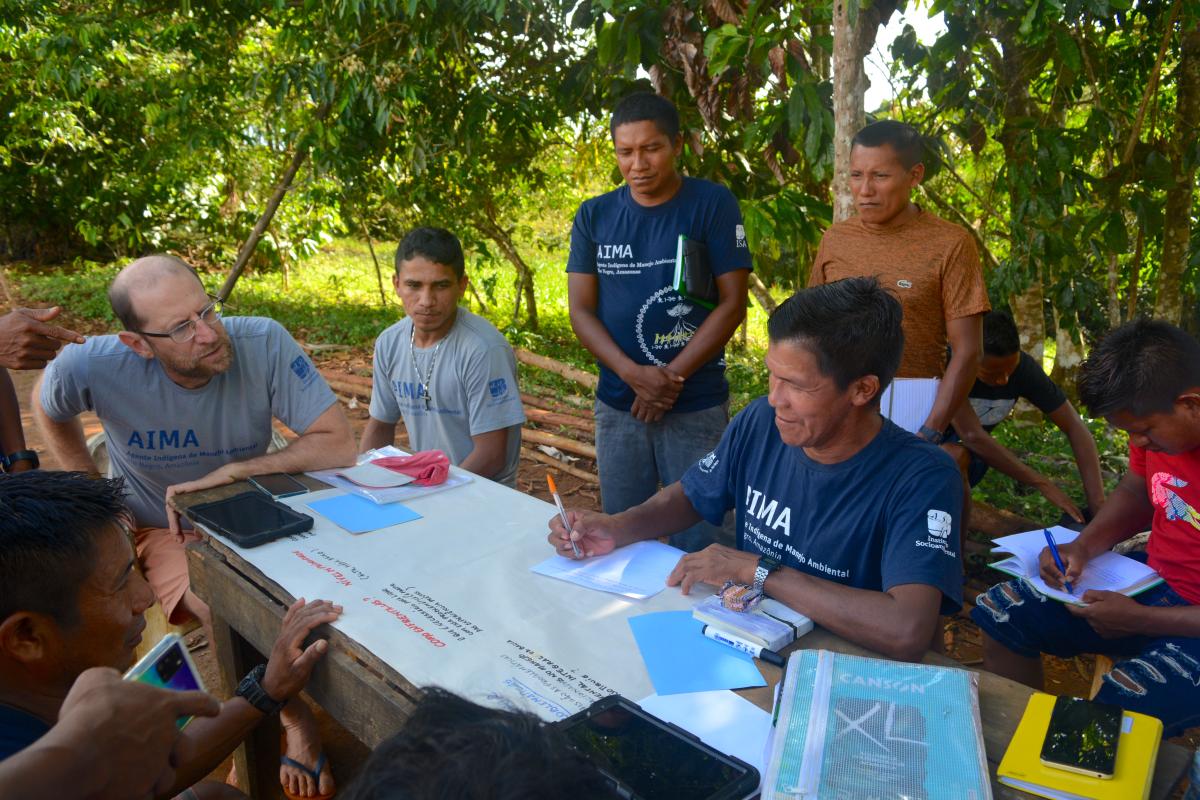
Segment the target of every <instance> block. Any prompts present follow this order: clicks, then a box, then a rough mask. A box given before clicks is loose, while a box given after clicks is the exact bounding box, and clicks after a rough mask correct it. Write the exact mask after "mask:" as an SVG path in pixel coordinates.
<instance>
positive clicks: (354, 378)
mask: <svg viewBox="0 0 1200 800" xmlns="http://www.w3.org/2000/svg"><path fill="white" fill-rule="evenodd" d="M320 373H321V375H322V377H324V378H325V380H326V381H341V382H342V383H351V384H356V385H358V386H365V387H366V389H367V391H368V392H370V391H371V379H370V378H364V377H363V376H362V375H355V374H353V373H350V372H337V371H334V370H331V369H323V370H320Z"/></svg>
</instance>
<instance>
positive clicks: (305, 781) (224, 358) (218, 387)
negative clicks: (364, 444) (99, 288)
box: [32, 255, 355, 796]
mask: <svg viewBox="0 0 1200 800" xmlns="http://www.w3.org/2000/svg"><path fill="white" fill-rule="evenodd" d="M108 297H109V302H110V303H111V304H112V308H113V312H114V313H115V314H116V316H117V318H118V319H119V320H120V321H121V324H122V326H123V327H124V330H123V331H121V332H120V333H118V334H116V335H115V336H114V335H109V336H94V337H91V338H89V339H88V341H87V342H86V343H84V344H73V345H69V346H67V347H65V348H63V351H62V352H61V353H60V354H59V356H58V357H57V358H56V359H55V360H54V361H52V362H51V363H50V365H49V366H48V367H47V369H46V371H45V373H44V374H43V376H42V379H41V380H40V381H39V383H38V386H37V387H35V389H34V399H35V401H36V402H34V403H33V404H32V405H33V410H34V417H35V419H36V420H37V422H38V425H39V427H40V428H41V430H42V432H43V435H44V436H45V438H46V442H47V445H48V446H49V448H50V450H51V451H52V452H53V453H54V455H55V456H56V457H57V458H58V461H59V463H60V464H61V465H62V467H63V469H67V470H78V471H83V472H93V473H94V472H97V468H96V464H95V463H94V462H93V460H92V458H91V456H90V454H89V453H88V449H87V444H86V442H85V440H84V435H83V428H82V426H81V425H80V422H79V419H78V415H79V414H81V413H82V412H84V411H88V410H91V411H95V412H96V415H97V416H98V417H99V418H100V422H101V424H102V425H103V426H104V431H105V433H106V434H107V438H108V454H109V459H110V461H111V464H112V472H113V474H114V476H122V477H124V478H125V482H126V486H127V487H128V489H129V507H130V510H131V511H132V513H133V515H134V517H135V518H136V520H137V524H138V531H137V533H136V545H137V554H138V558H139V560H140V562H141V564H142V569H143V571H144V573H145V577H146V580H147V581H148V582H149V584H150V586H151V588H153V590H154V593H155V595H156V596H157V597H158V599H159V601H160V602H161V603H162V607H163V612H164V613H165V614H166V615H167V617H168V619H170V620H171V622H173V623H176V624H178V623H180V622H183V621H186V620H187V619H190V618H191V617H193V616H194V617H197V618H199V619H200V620H201V622H202V623H204V625H205V628H206V629H207V628H208V627H209V619H210V617H209V611H208V607H207V606H206V605H205V604H204V603H203V602H202V601H201V600H200V599H199V598H198V597H196V596H195V595H194V594H193V593H192V592H191V590H190V589H189V586H188V573H187V560H186V558H185V556H184V550H183V547H184V544H186V543H187V542H189V541H196V540H197V539H198V538H199V537H198V535H197V534H196V533H195V532H194V531H190V530H187V531H185V530H183V529H182V527H181V525H180V520H179V516H178V514H177V513H176V512H175V511H174V510H173V509H171V508H170V507H169V505H168V504H167V502H166V501H167V500H168V499H169V498H170V497H171V496H172V495H174V494H177V493H183V492H190V491H198V490H201V489H208V488H212V487H214V486H220V485H222V484H227V483H232V482H234V481H237V480H241V479H243V478H246V477H249V476H251V475H262V474H265V473H270V472H301V471H305V470H312V469H324V468H328V467H338V466H346V465H350V464H353V463H354V459H355V445H354V436H353V433H352V431H351V429H350V423H349V422H348V421H347V419H346V416H345V414H344V413H343V412H342V409H341V406H340V405H339V404H338V402H337V398H336V397H335V396H334V394H333V392H332V391H331V390H330V388H329V386H328V385H327V384H326V383H325V380H324V379H323V378H322V377H321V375H320V373H318V372H317V370H316V368H315V367H314V366H313V364H312V362H311V361H310V360H309V359H308V357H307V356H306V355H305V354H304V352H303V351H302V350H301V349H300V346H299V345H298V344H296V342H295V340H293V339H292V337H291V336H290V335H289V334H288V332H287V331H286V330H284V328H283V327H282V326H281V325H279V323H277V322H275V321H273V320H270V319H264V318H261V317H231V318H225V319H222V317H221V304H220V302H219V301H217V300H215V299H214V298H212V297H210V296H209V295H207V294H206V293H205V291H204V286H203V284H201V282H200V279H199V278H198V277H197V275H196V273H195V272H194V271H193V270H192V268H191V267H189V266H188V265H187V264H186V263H184V262H183V261H181V260H180V259H178V258H175V257H174V256H168V255H152V256H147V257H145V258H140V259H138V260H136V261H134V262H133V263H131V264H129V265H128V266H127V267H125V268H124V269H123V270H121V272H120V273H119V274H118V275H117V277H116V279H115V280H114V281H113V283H112V286H111V287H110V288H109V291H108ZM272 418H277V419H279V420H280V421H282V422H283V423H284V424H285V425H287V426H288V427H289V428H290V429H291V430H293V431H295V432H296V433H298V434H299V438H298V439H296V440H295V441H293V442H292V443H291V444H290V445H288V447H286V448H284V449H283V450H280V451H279V452H276V453H271V454H269V455H268V454H267V447H268V445H269V444H270V442H271V425H272ZM302 705H303V704H302V703H291V704H289V706H288V708H286V709H285V713H284V719H283V722H284V726H285V728H287V729H289V730H288V733H289V741H288V748H287V752H286V755H287V756H288V757H290V758H291V759H294V760H295V761H298V762H300V763H301V764H307V765H313V764H316V763H317V760H318V756H319V742H318V741H317V737H316V735H315V727H313V726H312V725H311V724H310V723H311V722H312V720H311V715H307V714H306V713H305V712H306V710H307V709H304V708H302ZM297 726H299V727H297ZM281 778H284V780H285V783H284V785H285V786H287V787H288V788H293V789H299V791H296V792H295V793H296V794H298V795H299V796H314V795H317V794H318V792H319V793H321V794H325V793H328V792H330V791H332V789H333V781H332V778H331V777H330V776H329V773H328V771H327V770H325V771H323V772H322V773H321V775H320V776H319V778H318V777H316V776H313V775H311V774H303V773H302V772H300V771H298V770H295V769H294V768H292V767H287V768H285V769H284V770H283V771H281Z"/></svg>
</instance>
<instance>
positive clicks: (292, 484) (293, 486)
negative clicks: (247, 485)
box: [250, 472, 308, 497]
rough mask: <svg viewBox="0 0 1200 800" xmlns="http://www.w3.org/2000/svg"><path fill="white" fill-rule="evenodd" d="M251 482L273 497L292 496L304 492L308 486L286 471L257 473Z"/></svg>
mask: <svg viewBox="0 0 1200 800" xmlns="http://www.w3.org/2000/svg"><path fill="white" fill-rule="evenodd" d="M250 482H251V483H253V484H254V485H255V486H257V487H259V488H260V489H262V490H263V491H264V492H266V493H267V494H269V495H271V496H272V497H291V496H292V495H297V494H304V493H305V492H307V491H308V487H307V486H305V485H304V484H303V483H301V482H300V481H298V480H296V479H295V478H293V477H292V476H291V475H288V474H287V473H286V472H272V473H271V474H269V475H255V476H253V477H251V478H250Z"/></svg>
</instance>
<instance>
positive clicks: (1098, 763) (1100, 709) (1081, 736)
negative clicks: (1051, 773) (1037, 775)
mask: <svg viewBox="0 0 1200 800" xmlns="http://www.w3.org/2000/svg"><path fill="white" fill-rule="evenodd" d="M1121 715H1122V711H1121V709H1120V708H1119V707H1118V706H1114V705H1109V704H1108V703H1093V702H1091V701H1089V700H1080V699H1079V698H1077V697H1060V698H1058V699H1057V700H1055V701H1054V711H1053V712H1052V713H1051V714H1050V727H1049V728H1048V729H1047V730H1046V740H1045V742H1043V744H1042V761H1044V762H1046V763H1047V764H1049V765H1052V766H1061V767H1065V768H1067V769H1073V770H1078V771H1082V772H1086V773H1088V774H1092V775H1105V776H1111V775H1112V774H1113V771H1114V769H1115V767H1116V762H1117V741H1118V739H1119V738H1120V736H1121Z"/></svg>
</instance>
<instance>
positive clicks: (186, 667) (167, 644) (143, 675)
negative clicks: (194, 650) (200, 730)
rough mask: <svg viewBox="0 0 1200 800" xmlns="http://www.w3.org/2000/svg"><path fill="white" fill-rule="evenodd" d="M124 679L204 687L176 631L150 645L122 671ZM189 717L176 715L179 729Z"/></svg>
mask: <svg viewBox="0 0 1200 800" xmlns="http://www.w3.org/2000/svg"><path fill="white" fill-rule="evenodd" d="M125 680H127V681H137V682H139V683H145V684H149V685H150V686H158V687H160V688H163V689H172V690H174V691H178V692H194V691H201V692H202V691H204V684H203V682H202V681H201V680H200V671H199V670H197V669H196V665H195V663H194V662H193V661H192V657H191V656H190V655H189V654H188V650H187V647H186V646H185V645H184V643H183V639H182V638H181V637H180V636H179V634H177V633H168V634H167V635H166V636H164V637H163V638H162V639H161V640H160V641H159V643H158V644H156V645H154V649H152V650H151V651H150V652H149V653H146V655H144V656H142V659H141V660H140V661H138V662H137V663H136V664H134V665H133V666H132V667H130V669H129V671H128V672H126V673H125ZM191 721H192V717H190V716H189V717H180V718H179V719H178V720H176V723H175V724H176V726H177V727H178V728H179V729H180V730H183V729H184V728H185V727H187V724H188V723H189V722H191Z"/></svg>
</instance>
